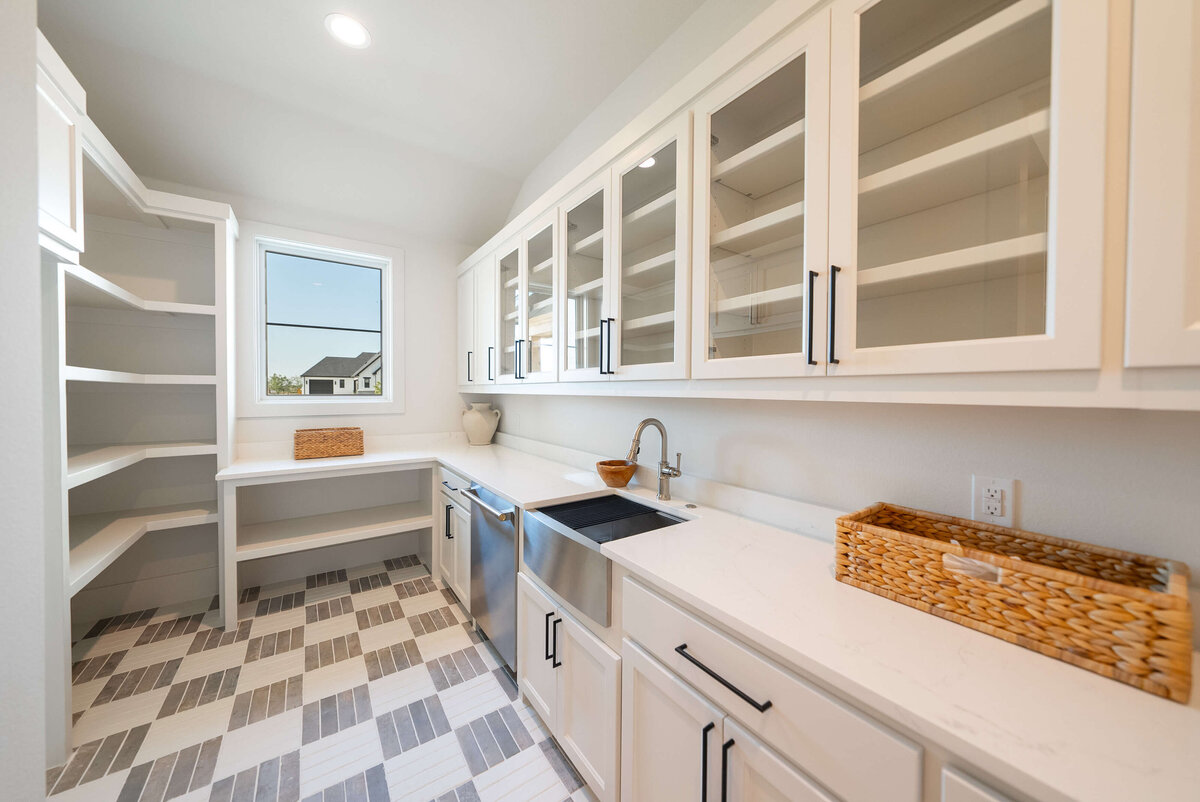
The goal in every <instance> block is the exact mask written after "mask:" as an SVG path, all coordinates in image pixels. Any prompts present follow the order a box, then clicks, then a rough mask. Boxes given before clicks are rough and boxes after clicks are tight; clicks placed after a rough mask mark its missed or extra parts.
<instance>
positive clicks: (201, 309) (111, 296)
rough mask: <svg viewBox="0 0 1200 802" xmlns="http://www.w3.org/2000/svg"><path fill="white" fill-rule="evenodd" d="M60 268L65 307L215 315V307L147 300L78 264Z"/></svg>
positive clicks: (63, 264)
mask: <svg viewBox="0 0 1200 802" xmlns="http://www.w3.org/2000/svg"><path fill="white" fill-rule="evenodd" d="M62 269H63V275H64V277H65V279H66V281H65V282H64V283H65V285H66V288H65V289H66V303H67V306H83V307H92V308H96V309H126V310H128V309H133V310H136V311H139V312H166V313H169V314H173V315H204V316H208V317H212V316H215V315H216V314H217V307H216V306H212V305H206V304H183V303H175V302H172V301H148V300H146V299H144V298H140V297H138V296H137V295H134V294H133V293H132V292H130V291H129V290H127V289H125V288H123V287H120V286H118V285H117V284H114V283H113V282H111V281H109V280H108V279H106V278H104V277H103V276H101V275H99V274H98V273H95V272H93V271H91V270H88V269H87V268H86V267H83V266H81V265H76V264H71V263H69V262H63V263H62Z"/></svg>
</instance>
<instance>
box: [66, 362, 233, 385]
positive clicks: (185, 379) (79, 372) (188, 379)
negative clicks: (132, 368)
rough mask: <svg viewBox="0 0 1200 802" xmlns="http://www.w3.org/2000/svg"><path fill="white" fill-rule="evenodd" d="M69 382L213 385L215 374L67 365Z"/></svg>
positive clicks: (215, 378)
mask: <svg viewBox="0 0 1200 802" xmlns="http://www.w3.org/2000/svg"><path fill="white" fill-rule="evenodd" d="M63 376H64V378H65V379H66V380H67V381H69V382H92V383H95V384H157V385H181V384H191V385H213V386H215V385H216V383H217V377H216V376H192V375H188V374H163V373H126V372H124V371H119V370H101V369H99V368H81V367H76V366H73V365H67V366H66V368H65V369H64V372H63Z"/></svg>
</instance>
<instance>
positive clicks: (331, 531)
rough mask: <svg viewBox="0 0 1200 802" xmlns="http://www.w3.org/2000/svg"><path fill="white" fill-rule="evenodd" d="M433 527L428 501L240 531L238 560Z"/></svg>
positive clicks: (314, 517) (263, 525) (337, 513)
mask: <svg viewBox="0 0 1200 802" xmlns="http://www.w3.org/2000/svg"><path fill="white" fill-rule="evenodd" d="M431 526H433V515H432V513H431V511H430V503H429V501H428V500H420V501H410V502H406V503H404V504H387V505H384V506H380V507H368V508H365V509H356V510H347V511H345V512H330V513H324V514H322V515H310V516H305V517H301V518H285V519H283V520H278V521H266V522H263V523H257V524H248V525H244V526H239V527H238V544H237V559H238V560H239V561H242V560H255V559H258V558H259V557H273V556H275V555H278V554H290V553H291V552H295V551H305V550H307V549H318V548H322V547H324V546H334V545H337V544H339V543H352V542H354V541H357V540H369V539H371V538H375V537H383V536H385V535H395V534H399V533H401V532H410V531H412V530H414V529H425V528H427V527H431Z"/></svg>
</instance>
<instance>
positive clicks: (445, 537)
mask: <svg viewBox="0 0 1200 802" xmlns="http://www.w3.org/2000/svg"><path fill="white" fill-rule="evenodd" d="M441 500H442V502H441V503H442V506H441V510H440V520H439V525H438V527H437V531H436V532H435V537H436V538H437V544H436V545H435V548H434V560H435V562H436V563H437V568H438V574H439V575H440V576H441V578H442V581H443V582H445V583H446V587H448V588H450V590H451V591H453V592H454V595H455V596H457V597H458V600H459V602H460V603H461V604H462V606H463V608H464V609H466V611H467V612H470V611H471V513H470V511H469V510H467V509H466V508H465V507H462V506H459V505H458V504H451V503H450V501H449V500H448V499H447V498H446V496H445V495H442V496H441Z"/></svg>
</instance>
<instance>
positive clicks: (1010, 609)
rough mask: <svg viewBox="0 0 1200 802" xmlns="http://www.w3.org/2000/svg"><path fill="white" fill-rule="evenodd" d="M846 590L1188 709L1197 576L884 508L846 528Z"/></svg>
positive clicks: (1152, 561)
mask: <svg viewBox="0 0 1200 802" xmlns="http://www.w3.org/2000/svg"><path fill="white" fill-rule="evenodd" d="M837 578H838V580H839V581H841V582H845V583H847V584H850V585H854V586H855V587H858V588H862V589H863V590H869V591H871V592H872V593H877V594H879V595H880V596H885V597H887V598H889V599H892V600H893V601H898V602H900V603H902V604H907V605H908V606H909V607H915V608H916V609H918V610H923V611H925V612H927V613H933V614H934V615H936V616H940V617H942V618H946V619H949V620H951V621H954V622H957V623H959V624H962V625H963V626H967V627H970V628H972V629H977V630H979V631H980V632H986V633H987V634H989V635H994V636H995V637H997V638H1002V639H1004V640H1006V641H1008V642H1010V643H1016V644H1018V645H1020V646H1024V647H1025V648H1027V649H1033V650H1034V651H1037V652H1041V653H1042V654H1045V655H1048V656H1050V657H1055V658H1058V659H1059V660H1064V661H1066V662H1068V663H1071V664H1073V665H1077V666H1079V667H1081V668H1086V669H1088V670H1089V671H1094V672H1096V673H1097V674H1102V675H1104V676H1106V677H1111V678H1112V679H1115V680H1117V681H1119V682H1124V683H1126V684H1128V685H1133V686H1135V687H1137V688H1141V689H1142V690H1145V691H1149V692H1150V693H1153V694H1156V695H1158V696H1164V697H1166V698H1168V699H1173V700H1175V701H1176V702H1185V703H1186V702H1187V700H1188V695H1189V693H1190V691H1191V686H1192V676H1191V666H1192V612H1191V608H1190V606H1189V604H1188V596H1187V581H1188V569H1187V566H1186V565H1184V564H1182V563H1178V562H1174V561H1172V560H1160V559H1158V558H1155V557H1147V556H1144V555H1141V554H1131V553H1129V552H1124V551H1117V550H1116V549H1107V548H1103V547H1100V546H1092V545H1089V544H1086V543H1078V542H1076V541H1073V540H1063V539H1060V538H1055V537H1049V536H1047V535H1039V534H1036V533H1034V532H1024V531H1021V530H1019V529H1008V528H1006V527H1002V526H993V525H991V524H985V523H981V522H979V521H970V520H967V519H965V518H953V517H950V516H948V515H938V514H936V513H931V512H922V511H921V510H913V509H909V508H907V507H899V506H895V505H892V504H876V505H874V506H872V507H868V508H867V509H865V510H861V511H859V512H856V513H854V514H852V515H847V516H844V517H842V518H838V520H837Z"/></svg>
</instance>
